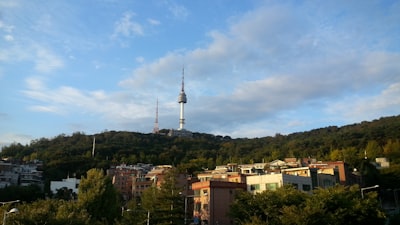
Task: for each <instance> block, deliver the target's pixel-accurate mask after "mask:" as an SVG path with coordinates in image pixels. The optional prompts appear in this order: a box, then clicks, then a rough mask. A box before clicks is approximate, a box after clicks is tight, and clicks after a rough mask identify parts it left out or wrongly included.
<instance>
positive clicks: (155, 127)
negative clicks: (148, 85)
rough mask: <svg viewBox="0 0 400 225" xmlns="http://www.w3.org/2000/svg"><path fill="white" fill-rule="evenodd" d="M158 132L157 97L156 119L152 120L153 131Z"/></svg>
mask: <svg viewBox="0 0 400 225" xmlns="http://www.w3.org/2000/svg"><path fill="white" fill-rule="evenodd" d="M158 132H159V129H158V98H157V106H156V120H155V121H154V128H153V133H154V134H158Z"/></svg>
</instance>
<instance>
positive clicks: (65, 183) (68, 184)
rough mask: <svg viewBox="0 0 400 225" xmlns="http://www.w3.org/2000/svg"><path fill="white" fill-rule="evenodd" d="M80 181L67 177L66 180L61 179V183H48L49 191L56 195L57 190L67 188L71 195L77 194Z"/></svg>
mask: <svg viewBox="0 0 400 225" xmlns="http://www.w3.org/2000/svg"><path fill="white" fill-rule="evenodd" d="M80 182H81V180H80V179H77V178H75V177H68V178H67V179H62V181H50V191H51V192H52V193H53V194H56V193H57V191H58V190H60V189H62V188H67V189H68V190H70V191H71V193H75V194H78V192H79V183H80Z"/></svg>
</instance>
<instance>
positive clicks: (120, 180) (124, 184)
mask: <svg viewBox="0 0 400 225" xmlns="http://www.w3.org/2000/svg"><path fill="white" fill-rule="evenodd" d="M152 169H153V165H151V164H143V163H138V164H136V165H126V164H121V165H118V166H113V167H111V168H110V169H108V170H107V175H108V176H110V177H111V178H112V183H113V185H114V187H115V188H116V189H117V190H118V192H119V193H120V194H121V195H122V198H123V199H124V200H125V201H128V200H130V199H131V198H132V197H133V196H134V195H135V193H136V192H141V191H142V190H139V191H138V190H136V187H137V186H138V184H137V183H136V182H137V181H138V180H139V181H141V179H142V178H144V177H145V175H146V174H147V173H148V172H149V171H151V170H152ZM147 183H150V184H149V185H150V186H151V181H150V182H149V181H148V182H147ZM149 185H144V184H140V185H139V187H142V186H143V189H145V188H147V187H149ZM138 195H140V193H139V194H138Z"/></svg>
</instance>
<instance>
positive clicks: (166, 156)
mask: <svg viewBox="0 0 400 225" xmlns="http://www.w3.org/2000/svg"><path fill="white" fill-rule="evenodd" d="M94 137H95V138H96V148H95V155H94V157H93V156H92V143H93V138H94ZM399 141H400V115H399V116H392V117H385V118H381V119H377V120H374V121H370V122H362V123H357V124H352V125H347V126H343V127H336V126H331V127H326V128H320V129H315V130H311V131H306V132H299V133H293V134H289V135H280V134H276V135H275V136H274V137H263V138H252V139H250V138H239V139H231V138H230V137H227V136H226V137H223V136H215V135H211V134H203V133H194V135H193V138H178V137H168V136H166V135H154V134H142V133H135V132H125V131H106V132H102V133H99V134H95V135H86V134H84V133H80V132H77V133H74V134H72V135H71V136H68V135H64V134H61V135H59V136H57V137H54V138H51V139H47V138H41V139H38V140H35V141H32V142H31V143H30V144H29V145H26V146H24V145H21V144H12V145H10V146H6V147H3V149H2V152H1V156H2V157H8V158H9V159H12V160H15V161H29V160H34V159H39V160H42V161H43V162H44V170H45V175H46V177H47V178H48V179H61V178H65V177H66V175H67V174H74V173H75V174H76V175H77V176H79V175H80V174H83V173H85V172H86V171H87V170H88V169H90V168H94V167H97V168H108V167H109V166H110V165H112V164H119V163H127V164H135V163H138V162H142V163H152V164H155V165H157V164H172V165H176V166H178V167H179V168H180V169H182V170H185V171H188V172H193V171H198V170H201V169H202V168H213V167H215V165H222V164H225V163H228V162H237V163H250V162H262V161H265V162H268V161H271V160H274V159H283V158H285V157H314V158H317V159H319V160H343V159H345V160H347V161H348V162H349V163H350V164H353V165H354V166H356V165H357V162H358V160H359V159H362V158H363V157H364V150H365V149H368V151H367V154H368V157H370V158H374V157H377V156H386V157H388V158H389V159H390V160H391V162H392V163H395V164H396V163H399V162H400V144H399Z"/></svg>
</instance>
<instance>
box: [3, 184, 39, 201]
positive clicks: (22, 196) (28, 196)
mask: <svg viewBox="0 0 400 225" xmlns="http://www.w3.org/2000/svg"><path fill="white" fill-rule="evenodd" d="M43 198H44V194H43V192H42V190H41V189H40V187H39V186H37V185H30V186H26V187H23V186H8V187H5V188H0V202H7V201H13V200H15V199H18V200H20V201H23V202H33V201H36V200H38V199H43Z"/></svg>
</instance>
